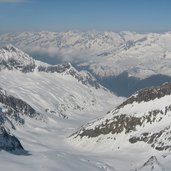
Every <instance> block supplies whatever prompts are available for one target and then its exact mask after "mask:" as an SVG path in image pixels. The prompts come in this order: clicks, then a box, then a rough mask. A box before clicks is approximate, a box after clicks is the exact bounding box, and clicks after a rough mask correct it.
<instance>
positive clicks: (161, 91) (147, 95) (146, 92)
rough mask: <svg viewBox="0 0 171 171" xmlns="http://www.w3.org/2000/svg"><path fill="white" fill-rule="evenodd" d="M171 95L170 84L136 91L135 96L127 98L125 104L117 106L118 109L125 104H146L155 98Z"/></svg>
mask: <svg viewBox="0 0 171 171" xmlns="http://www.w3.org/2000/svg"><path fill="white" fill-rule="evenodd" d="M170 94H171V83H165V84H163V85H161V86H158V87H151V88H146V89H142V90H140V91H138V92H137V93H136V94H135V95H133V96H131V97H130V98H128V99H127V100H126V101H125V102H123V103H122V104H121V105H119V106H118V109H120V108H122V107H124V106H125V105H127V104H132V103H133V102H138V103H141V102H143V101H144V102H148V101H151V100H154V99H156V98H158V99H160V98H162V97H164V96H166V95H170Z"/></svg>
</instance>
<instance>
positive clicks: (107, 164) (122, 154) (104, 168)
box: [0, 35, 171, 171]
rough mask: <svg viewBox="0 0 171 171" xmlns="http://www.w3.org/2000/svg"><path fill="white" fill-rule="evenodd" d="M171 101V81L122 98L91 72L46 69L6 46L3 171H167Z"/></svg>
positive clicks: (0, 103)
mask: <svg viewBox="0 0 171 171" xmlns="http://www.w3.org/2000/svg"><path fill="white" fill-rule="evenodd" d="M139 36H140V35H139ZM134 38H135V37H134ZM137 39H139V37H138V38H137ZM107 46H108V45H107ZM168 58H169V57H168ZM93 59H94V58H93ZM106 59H107V58H106ZM143 59H146V58H143ZM106 61H107V60H106ZM141 61H142V60H141ZM168 61H169V59H168ZM165 62H166V61H165ZM79 65H82V64H79ZM90 66H91V65H89V67H90ZM155 66H156V65H155ZM165 66H166V70H167V69H169V63H167V65H165ZM146 67H147V65H146ZM83 68H84V67H82V69H83ZM84 69H86V68H84ZM121 69H123V66H121ZM158 71H160V70H158ZM121 72H124V71H121ZM167 72H169V71H167ZM142 73H144V71H143V72H142ZM115 74H116V73H115ZM155 74H164V75H167V76H168V78H169V76H170V75H169V74H168V73H166V72H165V71H164V72H163V73H162V72H161V73H155ZM155 74H154V75H155ZM95 75H96V74H95ZM134 76H135V77H137V78H138V77H139V79H143V78H145V77H148V76H150V74H149V73H148V74H147V75H143V77H141V76H140V75H138V76H137V75H134ZM163 82H165V80H163ZM158 83H162V82H158ZM144 87H145V86H144ZM170 96H171V83H169V82H168V83H164V84H162V85H160V86H156V87H150V88H146V89H142V90H139V91H137V92H136V93H134V94H133V95H131V96H130V97H128V98H125V97H120V96H117V95H116V94H114V93H113V92H111V91H110V90H108V89H107V88H106V87H104V86H102V85H101V84H100V83H99V82H98V80H97V79H96V77H94V76H93V75H92V74H91V73H90V72H89V69H88V71H87V70H79V71H78V70H77V69H76V68H75V67H74V66H73V65H72V64H71V63H69V62H64V63H63V64H57V65H51V64H47V63H45V62H42V61H39V60H36V59H34V58H32V57H30V55H28V54H27V53H25V52H23V51H22V50H20V49H18V48H17V47H15V46H13V45H7V46H3V47H2V48H1V49H0V149H1V151H0V160H1V161H2V165H1V166H0V169H2V170H5V171H9V170H12V169H13V170H23V168H24V170H28V171H30V170H41V171H53V170H54V171H56V170H60V171H80V170H83V171H84V170H85V171H87V170H88V169H89V170H92V171H96V170H97V171H152V170H154V171H169V170H170V169H171V167H170V159H171V157H170V154H171V153H170V150H171V144H170V139H171V127H170V119H171V100H170ZM91 120H92V121H91Z"/></svg>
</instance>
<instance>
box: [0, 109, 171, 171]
mask: <svg viewBox="0 0 171 171" xmlns="http://www.w3.org/2000/svg"><path fill="white" fill-rule="evenodd" d="M102 113H103V112H102ZM85 116H86V117H85ZM96 116H98V115H96ZM96 116H95V115H91V114H89V115H82V116H79V117H77V118H74V119H69V120H67V119H61V118H59V117H55V116H53V117H52V116H49V118H48V121H47V122H42V121H41V122H40V121H36V120H34V121H33V120H32V119H28V118H27V123H26V124H25V125H24V126H18V127H17V130H16V131H15V135H16V136H17V137H18V138H19V139H20V142H21V143H22V145H23V146H24V148H25V149H26V150H28V155H15V154H11V153H7V152H5V151H1V153H0V161H1V165H0V170H4V171H11V170H13V171H18V170H25V171H31V170H37V171H39V170H40V171H87V170H90V171H130V170H134V169H136V168H138V167H140V166H141V165H142V164H143V163H145V162H146V160H147V158H148V157H147V156H149V157H150V156H151V155H154V154H155V153H156V156H158V152H155V151H154V152H153V154H151V153H152V152H151V150H150V149H144V148H143V144H141V147H142V148H140V146H137V147H132V149H130V148H129V149H128V148H126V147H125V149H122V150H120V149H118V151H116V150H115V151H109V152H103V150H101V151H93V150H91V151H90V150H89V149H80V148H76V146H74V147H73V146H71V145H70V144H69V143H68V139H67V137H69V135H71V134H72V133H73V132H74V131H75V129H76V128H78V127H79V126H81V125H82V124H85V123H86V122H87V121H89V120H91V119H93V118H95V117H96ZM38 125H39V126H38ZM129 147H130V146H129ZM146 147H147V146H146ZM140 153H141V155H139V154H140ZM170 158H171V157H169V156H167V160H165V159H164V158H160V162H164V163H162V164H164V166H168V171H169V165H170V164H169V159H170ZM165 169H166V170H165V171H167V168H166V167H165Z"/></svg>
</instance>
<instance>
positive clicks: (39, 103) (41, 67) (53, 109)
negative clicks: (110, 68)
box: [0, 45, 118, 117]
mask: <svg viewBox="0 0 171 171" xmlns="http://www.w3.org/2000/svg"><path fill="white" fill-rule="evenodd" d="M0 68H1V71H0V80H1V82H0V87H2V88H4V89H5V90H7V91H8V92H9V93H10V94H11V95H14V96H15V97H18V98H20V99H23V100H25V101H26V102H28V104H30V105H31V106H32V107H34V108H35V109H37V111H39V112H40V113H51V114H56V115H58V116H61V117H68V116H69V115H70V116H71V115H72V113H74V114H76V113H82V112H84V111H87V112H88V111H89V112H91V111H94V110H98V111H99V112H100V111H102V109H104V108H105V106H106V104H104V101H103V99H101V97H103V98H105V99H107V103H108V105H109V106H111V105H112V104H115V100H113V99H116V96H115V95H114V94H112V93H111V92H109V91H108V90H107V89H105V88H103V87H102V86H101V85H100V84H98V82H97V81H96V79H95V78H94V77H93V76H92V75H91V74H90V73H88V72H84V71H81V72H78V71H77V70H76V69H75V68H74V67H72V66H71V64H69V63H65V64H61V65H48V64H46V63H42V62H39V61H36V60H34V59H33V58H31V57H30V56H29V55H27V54H26V53H24V52H22V51H21V50H19V49H17V48H15V47H14V46H12V45H9V46H7V47H4V48H2V49H1V50H0ZM117 101H118V100H117V99H116V103H117ZM109 108H110V107H109Z"/></svg>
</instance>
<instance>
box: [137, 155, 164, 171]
mask: <svg viewBox="0 0 171 171" xmlns="http://www.w3.org/2000/svg"><path fill="white" fill-rule="evenodd" d="M134 171H165V169H164V167H163V166H162V165H161V163H160V162H159V161H158V160H157V158H156V157H155V156H151V157H150V158H149V159H148V160H147V161H146V162H145V163H144V164H143V165H142V166H141V167H139V168H138V169H135V170H134Z"/></svg>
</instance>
